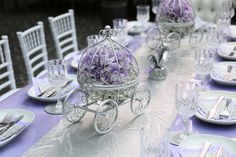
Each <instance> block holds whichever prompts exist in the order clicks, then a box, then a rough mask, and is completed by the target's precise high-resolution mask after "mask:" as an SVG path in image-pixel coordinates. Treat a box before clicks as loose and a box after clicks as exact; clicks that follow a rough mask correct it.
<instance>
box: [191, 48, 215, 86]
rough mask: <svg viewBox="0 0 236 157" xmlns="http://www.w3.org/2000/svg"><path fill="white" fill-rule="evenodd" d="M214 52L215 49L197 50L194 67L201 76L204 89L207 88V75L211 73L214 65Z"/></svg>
mask: <svg viewBox="0 0 236 157" xmlns="http://www.w3.org/2000/svg"><path fill="white" fill-rule="evenodd" d="M213 54H214V49H196V50H195V60H194V68H195V71H196V73H197V74H198V75H199V77H200V81H201V84H202V89H203V90H204V89H205V88H206V85H205V82H206V81H207V80H206V78H207V75H209V74H210V72H211V70H212V67H213Z"/></svg>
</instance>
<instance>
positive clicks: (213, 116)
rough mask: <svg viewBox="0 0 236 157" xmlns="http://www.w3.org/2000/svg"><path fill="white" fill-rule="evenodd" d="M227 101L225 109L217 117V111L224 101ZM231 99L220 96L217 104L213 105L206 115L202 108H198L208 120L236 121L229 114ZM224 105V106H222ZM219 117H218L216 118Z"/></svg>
mask: <svg viewBox="0 0 236 157" xmlns="http://www.w3.org/2000/svg"><path fill="white" fill-rule="evenodd" d="M225 99H226V103H225V104H224V107H223V108H224V109H223V110H222V111H221V112H220V113H219V114H218V115H217V110H218V108H219V106H221V103H222V101H223V100H225ZM231 102H232V99H231V98H224V97H223V96H219V97H218V99H217V102H216V103H215V104H214V105H213V107H212V108H211V109H210V110H209V111H208V112H207V113H206V112H205V111H204V110H203V109H202V108H201V107H199V108H198V112H199V113H200V114H201V115H202V116H206V118H207V119H214V120H228V119H230V120H234V119H233V118H232V117H231V115H230V112H229V105H230V104H231ZM222 105H223V104H222ZM216 115H217V116H216Z"/></svg>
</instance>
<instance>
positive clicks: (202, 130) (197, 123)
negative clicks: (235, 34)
mask: <svg viewBox="0 0 236 157" xmlns="http://www.w3.org/2000/svg"><path fill="white" fill-rule="evenodd" d="M215 61H216V62H221V61H224V60H223V59H222V58H221V57H220V56H219V55H218V54H217V55H215ZM204 84H205V86H206V88H208V89H210V90H225V91H233V92H236V87H235V86H226V85H221V84H218V83H216V82H214V81H213V80H211V79H210V77H209V78H208V79H207V81H206V82H205V83H204ZM190 120H191V123H192V128H193V132H194V133H198V134H212V135H218V136H225V137H229V138H236V125H229V126H222V125H216V124H210V123H206V122H203V121H201V120H199V119H197V118H196V117H195V116H193V117H192V118H191V119H190ZM183 127H184V125H183V122H182V118H181V116H180V115H177V116H176V118H175V120H174V122H173V123H172V125H171V127H170V130H172V131H176V130H183ZM172 150H173V149H172ZM173 151H174V150H173ZM175 152H176V151H175Z"/></svg>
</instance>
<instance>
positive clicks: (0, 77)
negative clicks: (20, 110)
mask: <svg viewBox="0 0 236 157" xmlns="http://www.w3.org/2000/svg"><path fill="white" fill-rule="evenodd" d="M7 87H8V90H6V91H3V89H7ZM13 89H16V81H15V77H14V71H13V67H12V60H11V52H10V48H9V42H8V37H7V36H2V39H1V40H0V90H1V92H4V93H6V92H7V91H9V90H13ZM1 94H3V93H1Z"/></svg>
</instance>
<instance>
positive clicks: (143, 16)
mask: <svg viewBox="0 0 236 157" xmlns="http://www.w3.org/2000/svg"><path fill="white" fill-rule="evenodd" d="M136 18H137V20H138V22H140V23H141V24H142V28H143V31H142V34H141V36H143V37H146V34H145V33H144V30H145V28H147V22H148V21H149V19H150V7H149V5H137V17H136Z"/></svg>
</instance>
